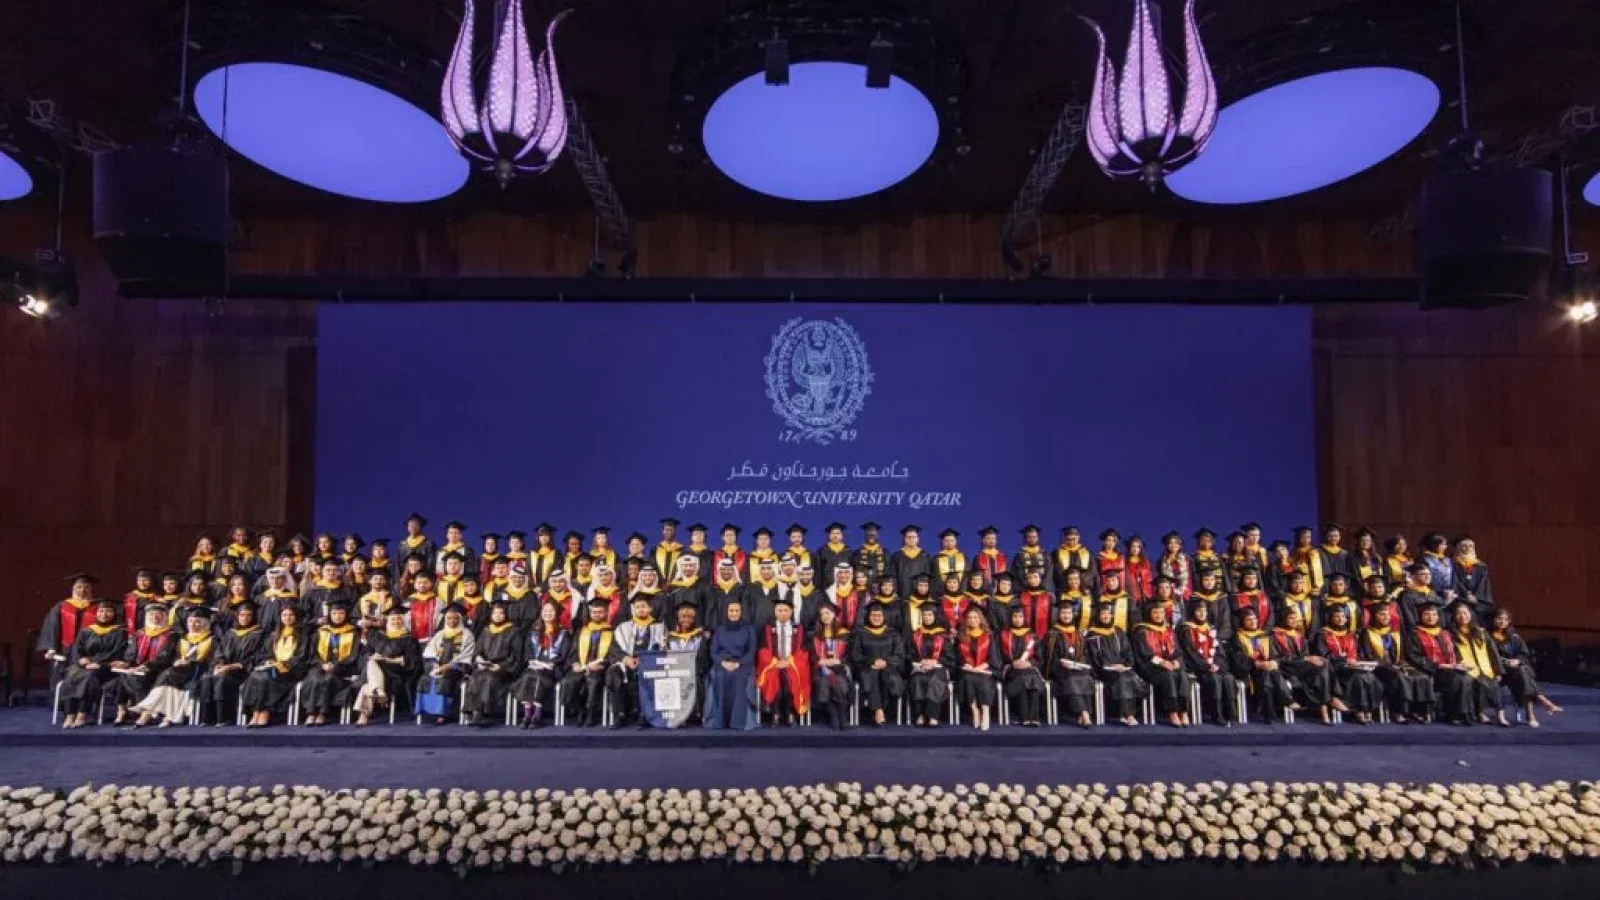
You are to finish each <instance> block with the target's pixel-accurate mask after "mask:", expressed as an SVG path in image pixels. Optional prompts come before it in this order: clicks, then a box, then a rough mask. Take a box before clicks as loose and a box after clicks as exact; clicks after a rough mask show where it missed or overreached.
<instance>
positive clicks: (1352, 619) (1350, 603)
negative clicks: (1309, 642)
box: [1313, 572, 1361, 636]
mask: <svg viewBox="0 0 1600 900" xmlns="http://www.w3.org/2000/svg"><path fill="white" fill-rule="evenodd" d="M1319 607H1320V612H1319V613H1318V617H1317V621H1318V622H1320V623H1321V625H1322V627H1326V626H1327V624H1328V614H1329V613H1331V612H1332V611H1333V610H1334V609H1335V608H1337V607H1343V608H1344V617H1345V627H1346V628H1348V629H1350V630H1351V631H1355V630H1356V629H1357V628H1359V627H1360V626H1359V625H1358V624H1357V623H1359V622H1360V621H1361V605H1360V604H1359V603H1357V602H1356V599H1355V598H1354V597H1352V596H1350V578H1349V576H1347V575H1345V574H1344V573H1343V572H1334V573H1333V574H1331V575H1329V576H1328V592H1327V593H1326V594H1325V595H1323V597H1322V602H1321V603H1320V604H1319ZM1321 630H1322V628H1321V627H1319V628H1318V629H1317V631H1318V632H1320V631H1321ZM1315 633H1316V632H1313V636H1314V635H1315Z"/></svg>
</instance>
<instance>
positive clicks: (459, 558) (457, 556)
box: [439, 550, 467, 563]
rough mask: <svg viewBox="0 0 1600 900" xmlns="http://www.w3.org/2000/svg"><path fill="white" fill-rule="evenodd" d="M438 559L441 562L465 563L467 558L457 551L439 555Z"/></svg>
mask: <svg viewBox="0 0 1600 900" xmlns="http://www.w3.org/2000/svg"><path fill="white" fill-rule="evenodd" d="M439 559H440V561H442V562H450V561H452V560H454V561H455V562H458V563H465V562H466V561H467V557H466V556H465V555H464V554H462V553H461V551H459V550H451V551H450V552H449V553H444V554H441V555H440V556H439Z"/></svg>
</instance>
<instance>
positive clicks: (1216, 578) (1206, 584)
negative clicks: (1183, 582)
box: [1189, 562, 1229, 641]
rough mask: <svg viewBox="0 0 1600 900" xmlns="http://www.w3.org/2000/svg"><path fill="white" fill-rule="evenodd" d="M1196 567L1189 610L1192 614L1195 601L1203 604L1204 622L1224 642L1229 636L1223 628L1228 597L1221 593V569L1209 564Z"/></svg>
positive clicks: (1204, 563) (1201, 563)
mask: <svg viewBox="0 0 1600 900" xmlns="http://www.w3.org/2000/svg"><path fill="white" fill-rule="evenodd" d="M1196 565H1197V566H1199V568H1197V569H1196V570H1195V574H1194V578H1195V588H1194V593H1193V594H1191V595H1190V596H1189V610H1190V612H1191V613H1193V611H1194V601H1196V600H1199V601H1200V602H1202V603H1204V604H1205V605H1206V622H1207V623H1208V624H1209V625H1210V626H1211V627H1212V628H1213V629H1215V630H1216V632H1217V638H1218V639H1219V640H1222V641H1226V640H1227V639H1228V636H1229V635H1228V632H1227V631H1226V630H1225V629H1224V628H1223V626H1224V625H1225V624H1226V623H1227V621H1228V616H1227V606H1228V595H1227V594H1224V593H1223V592H1222V568H1221V567H1220V566H1217V565H1214V564H1211V563H1210V562H1199V563H1196Z"/></svg>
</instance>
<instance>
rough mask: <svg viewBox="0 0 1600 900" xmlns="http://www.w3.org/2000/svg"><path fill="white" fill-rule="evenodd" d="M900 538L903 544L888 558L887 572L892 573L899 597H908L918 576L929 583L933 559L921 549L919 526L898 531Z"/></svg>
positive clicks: (931, 577)
mask: <svg viewBox="0 0 1600 900" xmlns="http://www.w3.org/2000/svg"><path fill="white" fill-rule="evenodd" d="M900 536H901V538H902V539H903V542H902V543H901V545H900V549H898V550H896V551H895V552H894V555H893V556H891V557H889V571H891V572H893V573H894V578H895V589H896V590H897V591H899V593H900V596H902V597H909V596H911V591H912V588H913V587H915V585H916V579H917V577H918V576H927V577H928V579H929V581H930V583H931V581H932V579H933V558H932V557H931V556H929V555H928V551H926V550H924V549H922V529H921V528H920V527H919V526H916V525H907V526H906V527H904V528H902V529H900Z"/></svg>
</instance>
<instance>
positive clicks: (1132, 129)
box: [1084, 0, 1217, 190]
mask: <svg viewBox="0 0 1600 900" xmlns="http://www.w3.org/2000/svg"><path fill="white" fill-rule="evenodd" d="M1194 3H1195V0H1185V2H1184V5H1183V51H1184V52H1183V68H1184V71H1183V107H1182V109H1181V110H1176V111H1175V110H1174V109H1173V104H1172V91H1171V88H1170V87H1169V84H1170V81H1171V79H1170V77H1169V76H1168V74H1167V63H1166V59H1165V58H1164V57H1163V55H1162V52H1161V41H1160V39H1159V37H1158V36H1157V33H1156V25H1155V20H1156V17H1157V16H1158V15H1159V10H1157V11H1155V12H1152V7H1153V6H1154V4H1153V3H1151V2H1150V0H1134V4H1133V27H1132V28H1131V29H1130V31H1129V34H1128V52H1127V55H1126V57H1125V58H1124V59H1123V62H1122V73H1121V77H1120V78H1119V77H1118V73H1117V70H1116V67H1115V66H1113V65H1112V64H1111V60H1110V59H1108V58H1107V57H1106V35H1105V32H1104V31H1102V30H1101V28H1100V26H1099V25H1098V24H1097V23H1096V22H1095V21H1094V20H1092V19H1088V18H1084V21H1085V22H1087V23H1088V24H1089V27H1090V28H1093V29H1094V36H1095V39H1096V41H1097V42H1098V43H1099V54H1098V58H1097V59H1096V61H1095V69H1094V88H1093V93H1092V94H1091V95H1090V97H1089V116H1088V123H1087V126H1086V127H1085V135H1086V136H1087V139H1088V142H1089V152H1090V154H1092V155H1093V156H1094V160H1095V162H1097V163H1099V165H1100V169H1101V171H1103V172H1105V173H1106V174H1107V175H1109V176H1111V177H1112V178H1135V177H1136V178H1138V179H1139V180H1141V181H1143V182H1144V183H1145V184H1148V185H1149V186H1150V189H1151V190H1155V188H1156V185H1158V184H1160V183H1161V180H1162V179H1163V178H1165V177H1166V176H1168V175H1170V174H1172V173H1173V172H1176V171H1177V170H1178V169H1181V168H1183V167H1184V166H1185V165H1187V164H1188V163H1189V162H1191V161H1192V160H1193V159H1194V158H1195V157H1196V156H1199V155H1200V151H1201V150H1203V149H1205V146H1206V141H1208V140H1210V138H1211V132H1212V130H1213V129H1214V128H1216V125H1217V82H1216V79H1215V78H1214V77H1212V74H1211V64H1210V63H1209V62H1208V61H1207V60H1206V50H1205V47H1204V46H1203V45H1201V43H1200V29H1199V26H1198V25H1197V24H1196V23H1195V17H1194Z"/></svg>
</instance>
